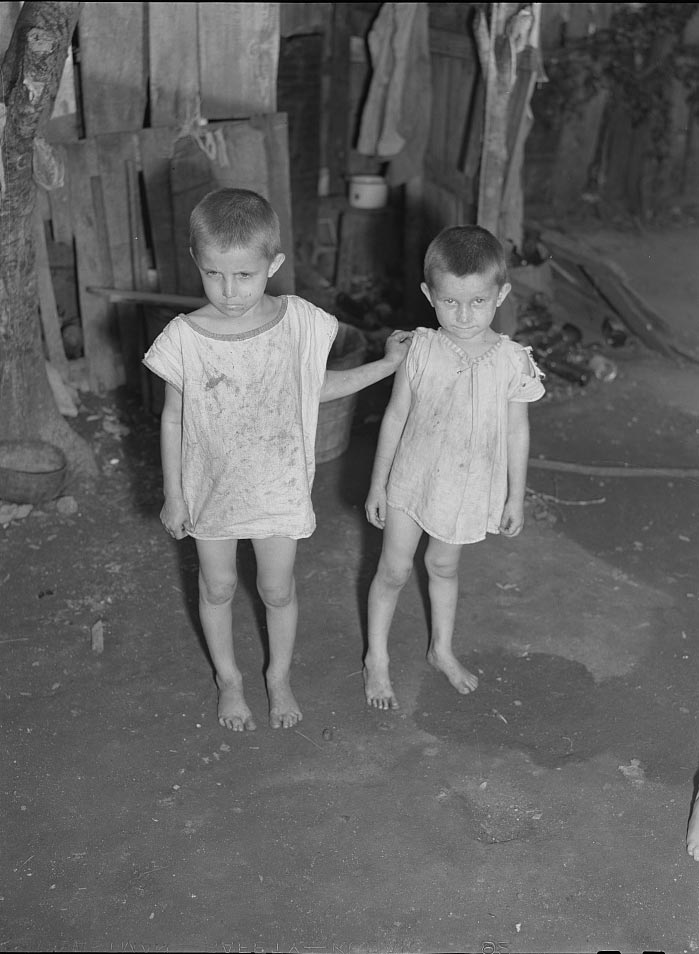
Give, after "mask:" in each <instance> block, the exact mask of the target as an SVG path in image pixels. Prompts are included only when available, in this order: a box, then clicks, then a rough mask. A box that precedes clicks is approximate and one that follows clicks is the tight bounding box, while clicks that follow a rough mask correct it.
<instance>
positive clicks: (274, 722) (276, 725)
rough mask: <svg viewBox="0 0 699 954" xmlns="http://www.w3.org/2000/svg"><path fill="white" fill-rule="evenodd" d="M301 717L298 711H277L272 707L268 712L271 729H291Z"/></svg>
mask: <svg viewBox="0 0 699 954" xmlns="http://www.w3.org/2000/svg"><path fill="white" fill-rule="evenodd" d="M302 719H303V715H302V714H301V713H300V712H277V711H276V710H274V709H272V711H271V712H270V714H269V724H270V726H271V727H272V728H273V729H292V728H293V727H294V726H295V725H296V724H297V723H298V722H300V721H301V720H302Z"/></svg>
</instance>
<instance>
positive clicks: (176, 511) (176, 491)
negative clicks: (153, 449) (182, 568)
mask: <svg viewBox="0 0 699 954" xmlns="http://www.w3.org/2000/svg"><path fill="white" fill-rule="evenodd" d="M160 456H161V460H162V466H163V496H164V497H165V503H164V504H163V507H162V510H161V511H160V520H161V523H162V524H163V526H164V527H165V529H166V530H167V532H168V533H169V534H170V536H172V537H174V538H175V539H176V540H180V539H182V537H185V536H186V533H185V529H184V523H185V520H186V519H187V507H186V505H185V502H184V497H183V496H182V395H181V394H180V392H179V391H178V390H177V388H174V387H173V386H172V385H171V384H168V383H167V382H166V383H165V403H164V405H163V411H162V414H161V417H160Z"/></svg>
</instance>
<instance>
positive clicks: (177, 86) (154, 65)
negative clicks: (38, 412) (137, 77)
mask: <svg viewBox="0 0 699 954" xmlns="http://www.w3.org/2000/svg"><path fill="white" fill-rule="evenodd" d="M198 6H199V4H197V3H180V2H176V3H149V4H148V49H149V66H150V124H151V126H171V125H172V124H173V123H177V124H179V125H185V124H187V123H189V122H191V121H192V119H194V118H195V117H196V116H198V113H199V52H198V47H197V7H198Z"/></svg>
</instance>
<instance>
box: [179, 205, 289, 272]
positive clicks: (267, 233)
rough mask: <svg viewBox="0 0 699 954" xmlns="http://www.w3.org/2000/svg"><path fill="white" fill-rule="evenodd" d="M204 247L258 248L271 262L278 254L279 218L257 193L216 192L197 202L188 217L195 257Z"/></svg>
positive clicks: (279, 242)
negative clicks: (252, 246)
mask: <svg viewBox="0 0 699 954" xmlns="http://www.w3.org/2000/svg"><path fill="white" fill-rule="evenodd" d="M207 245H213V246H215V247H216V248H217V249H219V250H226V249H229V248H246V247H249V246H251V245H254V246H258V247H259V248H260V250H261V251H262V253H263V254H264V255H265V256H266V257H267V258H268V259H269V260H270V262H271V261H272V259H273V258H274V257H275V255H277V254H278V253H279V252H280V251H281V237H280V230H279V217H278V216H277V213H276V212H275V211H274V209H273V208H272V206H271V205H270V204H269V202H268V201H267V199H265V198H263V197H262V196H261V195H258V193H257V192H252V191H251V190H250V189H233V188H223V189H216V190H215V191H213V192H209V193H208V195H205V196H204V198H203V199H202V200H201V201H200V202H198V203H197V205H196V206H195V207H194V209H193V210H192V214H191V215H190V217H189V246H190V248H191V249H192V252H193V254H194V256H195V257H196V255H197V254H198V253H199V252H200V251H201V249H202V248H204V247H205V246H207Z"/></svg>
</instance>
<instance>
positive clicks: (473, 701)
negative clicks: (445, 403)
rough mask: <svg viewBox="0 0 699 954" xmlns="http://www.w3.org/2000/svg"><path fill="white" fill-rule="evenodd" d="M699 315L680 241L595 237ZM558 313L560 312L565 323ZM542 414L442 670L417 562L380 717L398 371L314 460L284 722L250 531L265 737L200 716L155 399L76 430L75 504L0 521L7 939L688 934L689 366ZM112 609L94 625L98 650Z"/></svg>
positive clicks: (693, 894)
mask: <svg viewBox="0 0 699 954" xmlns="http://www.w3.org/2000/svg"><path fill="white" fill-rule="evenodd" d="M585 237H586V240H587V241H593V242H597V243H598V246H597V247H599V248H601V247H603V243H604V247H606V248H608V249H609V251H610V254H613V256H615V257H616V258H617V260H618V261H619V264H621V265H622V267H623V268H624V269H625V270H626V271H627V273H628V274H629V276H630V277H631V278H632V280H633V281H634V282H635V283H636V287H637V288H638V290H639V291H640V292H641V293H643V294H645V295H646V296H647V298H648V299H649V301H651V302H652V303H653V304H654V305H655V307H656V308H657V309H658V310H659V312H660V313H661V315H662V317H663V318H664V319H665V320H667V321H668V322H670V323H671V324H672V323H675V322H676V323H677V325H676V326H677V327H678V328H680V327H681V330H682V333H683V334H689V335H693V336H695V338H696V339H699V330H698V328H699V314H698V311H697V304H696V303H697V301H699V269H698V268H697V265H699V253H698V251H697V250H698V249H699V242H698V241H697V240H698V239H699V232H698V230H697V229H696V228H695V227H693V226H690V227H687V226H686V225H685V226H684V227H683V228H682V229H672V230H669V231H665V232H663V233H646V234H638V233H609V232H607V233H604V234H602V233H600V234H596V235H595V234H590V233H588V234H587V235H586V236H585ZM571 318H572V319H574V316H571ZM611 356H612V357H613V358H614V360H615V361H616V362H617V364H618V369H619V373H618V375H617V377H616V378H615V379H614V380H613V381H610V382H606V383H605V382H600V381H592V382H591V383H590V384H589V385H587V386H586V387H585V388H582V389H576V388H570V389H568V391H559V393H558V394H557V396H556V398H555V400H552V399H548V400H544V401H542V402H540V403H539V404H537V405H535V406H534V407H533V408H532V411H531V421H532V458H534V459H536V458H541V457H549V458H555V459H558V460H566V461H573V462H578V463H583V464H585V463H586V464H598V465H602V464H604V465H627V466H635V467H639V468H644V467H649V466H650V467H656V468H657V467H663V468H675V469H677V473H676V474H675V475H674V476H673V475H670V476H644V475H643V474H642V473H641V474H639V476H627V477H624V478H616V477H615V478H605V477H600V476H591V475H587V474H584V473H571V474H567V473H557V472H551V471H547V470H542V469H539V468H538V467H537V466H536V465H534V466H532V468H531V470H530V474H529V486H530V490H531V493H530V495H529V498H528V525H527V527H526V528H525V531H524V533H523V534H522V536H521V537H520V538H518V539H517V540H515V541H506V540H504V539H500V538H499V537H493V538H490V539H489V540H487V541H486V542H484V543H483V544H479V545H478V547H474V548H471V549H469V550H468V552H466V553H464V557H463V564H462V597H461V600H460V604H459V616H458V625H459V630H458V637H457V639H456V642H455V645H456V649H457V653H458V654H459V655H460V657H461V658H462V659H463V660H464V662H465V663H466V665H468V666H470V667H471V668H475V669H476V670H477V671H478V673H479V676H480V680H481V681H480V686H479V688H478V690H477V691H476V692H475V693H473V694H472V695H470V696H465V697H460V696H457V695H455V694H454V693H453V690H451V688H450V687H449V685H448V684H447V683H446V680H444V679H443V678H442V677H440V676H439V675H438V674H437V673H435V672H433V671H432V670H431V669H430V668H429V667H428V666H427V665H426V663H425V660H424V653H425V649H426V638H427V630H426V622H425V602H424V574H423V573H422V572H421V570H420V567H419V565H416V572H415V574H414V577H413V580H412V581H411V583H410V584H409V585H408V587H406V590H405V591H404V593H403V596H402V598H401V602H400V606H399V611H398V614H397V617H396V624H395V629H394V634H393V637H392V658H393V668H394V684H395V687H396V691H397V692H398V694H399V696H400V698H401V702H402V708H401V709H400V710H399V712H398V713H391V714H389V713H382V712H377V711H373V710H368V709H367V708H366V707H365V705H364V699H363V692H362V681H361V659H362V652H363V624H364V606H365V600H366V591H367V587H368V584H369V581H370V579H371V576H372V574H373V571H374V568H375V565H376V560H377V557H378V552H379V547H380V536H379V534H378V532H377V531H375V530H373V528H371V527H369V526H368V525H367V524H366V522H365V520H364V517H363V501H364V496H365V493H366V489H367V483H368V479H369V473H370V467H371V456H372V453H373V449H374V446H375V442H376V436H377V426H378V425H377V422H376V412H377V409H378V410H379V411H380V409H381V408H382V406H383V403H384V402H385V399H386V395H387V389H386V387H385V386H383V385H382V386H377V387H376V388H374V389H371V391H370V392H366V393H365V394H364V395H363V397H362V400H361V402H360V406H359V409H358V414H357V417H356V426H355V430H354V433H353V437H352V443H351V446H350V449H349V451H348V453H347V454H345V455H344V456H343V457H341V458H339V459H337V460H335V461H332V462H330V463H327V464H323V465H320V466H319V468H318V475H317V480H316V486H315V489H314V500H315V506H316V511H317V515H318V530H317V532H316V534H315V535H314V536H313V537H312V538H311V539H310V540H309V541H306V542H305V543H304V545H303V546H301V548H300V551H299V559H298V572H297V581H298V586H299V591H300V600H301V619H300V630H299V639H298V644H297V651H296V658H295V670H294V680H295V681H294V685H295V689H296V691H297V695H298V698H299V701H300V702H301V704H302V707H303V710H304V720H303V722H302V723H301V724H300V725H299V726H298V727H297V728H296V729H294V730H288V731H284V730H276V731H273V730H271V729H269V728H268V727H267V726H266V722H265V719H264V713H265V711H266V698H265V693H264V685H263V680H262V667H263V663H264V654H265V632H264V625H263V621H262V618H261V614H260V606H259V601H258V599H257V597H256V595H255V589H254V561H253V558H252V553H251V549H250V548H249V546H247V545H243V544H241V548H240V549H241V553H240V574H241V581H242V585H241V588H240V593H239V595H238V597H237V611H236V620H237V631H236V638H237V640H238V648H239V657H240V661H241V665H242V668H243V670H244V672H245V675H246V680H247V686H248V701H249V703H250V704H251V706H252V707H253V709H254V711H255V713H256V716H257V720H258V726H259V727H258V729H257V731H256V732H254V733H245V734H237V733H235V734H234V733H230V732H227V731H225V730H223V729H221V728H220V727H219V726H218V724H217V722H216V718H215V693H214V685H213V681H212V676H211V669H210V666H209V663H208V660H207V657H206V654H205V651H204V649H203V646H202V641H201V637H200V634H199V628H198V622H197V611H196V556H195V552H194V548H193V546H192V545H191V541H184V542H182V543H180V544H175V543H173V541H171V540H170V539H169V538H168V537H167V535H166V534H165V533H164V532H163V531H162V529H161V527H160V524H159V520H158V511H159V508H160V480H161V479H160V467H159V455H158V436H157V422H156V421H155V420H154V419H153V418H151V417H149V415H147V414H146V413H145V412H144V411H143V410H142V409H141V408H140V406H139V404H138V402H137V401H135V400H133V399H128V398H126V397H125V396H124V395H122V394H121V393H115V394H110V395H108V396H107V398H105V399H97V398H95V397H90V396H85V400H84V402H83V405H82V407H81V411H80V414H79V417H78V418H77V419H76V420H75V426H76V428H78V429H79V430H80V432H81V433H83V434H85V435H86V436H88V437H89V439H90V440H91V441H92V443H93V446H94V448H95V452H96V454H97V458H98V460H99V464H100V469H101V478H100V482H99V486H98V487H97V489H96V491H95V493H94V494H90V495H85V496H83V497H79V498H78V499H77V504H78V507H77V512H75V513H73V514H61V513H59V512H58V510H57V509H56V506H55V504H53V503H52V504H49V505H45V506H42V507H40V508H35V509H34V510H33V511H32V512H31V513H30V514H29V515H28V516H27V517H25V518H24V519H22V520H15V521H12V522H10V523H9V524H8V525H6V526H5V527H4V528H2V529H1V530H0V560H1V563H0V605H1V607H2V609H1V616H0V653H2V672H3V682H2V710H3V719H2V729H1V732H2V735H1V738H2V756H3V758H2V764H3V766H4V771H3V785H2V791H3V796H4V808H3V814H4V822H5V824H4V833H3V851H2V857H1V859H0V866H1V870H2V878H1V879H0V950H3V951H43V950H71V951H80V950H105V951H106V950H115V949H118V950H166V949H167V950H173V951H174V950H177V951H217V950H221V951H224V950H226V951H236V952H242V951H255V952H262V951H298V952H300V954H301V952H310V951H315V952H323V951H328V952H331V951H332V952H340V951H342V952H349V951H351V952H352V954H365V952H366V954H368V952H370V951H375V952H384V951H385V952H388V951H392V952H414V954H426V952H433V951H453V952H457V951H476V952H484V954H488V952H490V954H495V952H496V951H500V952H503V954H505V952H512V954H514V952H534V951H537V952H548V951H551V952H553V951H559V952H560V951H571V952H572V951H597V950H620V951H633V950H664V951H673V952H679V951H695V950H697V949H699V913H698V912H699V909H698V907H697V887H698V884H699V866H697V864H696V863H694V862H692V861H691V860H690V859H689V858H688V857H687V855H686V853H685V850H684V837H685V829H686V824H687V818H688V812H689V807H690V804H691V799H692V796H693V792H694V788H695V785H694V782H695V773H697V769H698V768H699V746H698V745H697V725H698V719H697V714H698V708H697V681H698V679H697V676H698V670H697V659H698V658H699V657H698V653H699V648H698V647H699V609H698V601H699V579H698V574H697V566H698V562H697V558H698V557H699V530H698V529H697V503H698V500H699V497H698V493H697V492H698V490H699V483H698V482H697V481H696V480H695V479H688V478H687V477H686V476H685V475H683V473H682V469H683V468H696V467H697V466H699V461H698V456H699V455H698V454H697V445H698V437H699V366H697V365H694V364H692V363H691V362H682V361H678V362H673V361H671V360H669V359H667V358H663V357H661V356H659V355H657V354H654V353H652V352H650V351H648V350H647V349H645V348H643V347H641V346H630V347H628V348H625V349H621V350H618V351H616V352H615V353H614V354H613V355H611ZM97 623H101V624H102V630H101V631H102V633H103V648H102V649H101V651H99V650H100V648H101V647H100V644H99V642H93V634H94V632H95V630H94V627H95V624H97Z"/></svg>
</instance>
